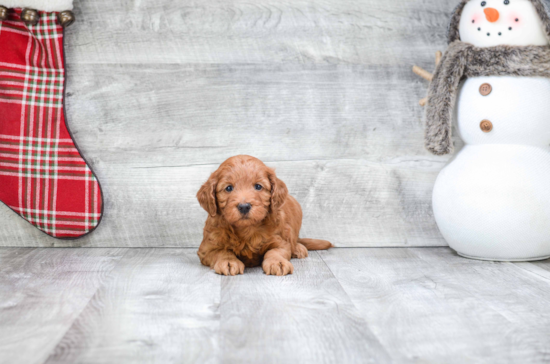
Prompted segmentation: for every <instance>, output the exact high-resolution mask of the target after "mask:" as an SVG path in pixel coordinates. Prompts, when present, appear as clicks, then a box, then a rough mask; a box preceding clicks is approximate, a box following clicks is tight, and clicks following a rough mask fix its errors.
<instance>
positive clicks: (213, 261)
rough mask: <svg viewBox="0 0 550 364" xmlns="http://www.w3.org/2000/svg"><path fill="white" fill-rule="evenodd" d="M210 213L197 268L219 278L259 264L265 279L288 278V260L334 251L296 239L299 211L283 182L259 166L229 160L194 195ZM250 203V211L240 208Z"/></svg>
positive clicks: (323, 243)
mask: <svg viewBox="0 0 550 364" xmlns="http://www.w3.org/2000/svg"><path fill="white" fill-rule="evenodd" d="M197 199H198V200H199V203H200V205H201V206H202V207H203V208H204V209H205V210H206V211H207V212H208V215H209V216H208V219H207V220H206V225H205V227H204V237H203V241H202V244H201V246H200V248H199V251H198V255H199V258H200V260H201V263H202V264H204V265H206V266H208V267H210V268H212V269H214V270H215V271H216V273H218V274H223V275H231V276H233V275H237V274H243V273H244V268H245V266H246V267H255V266H259V265H261V266H262V268H263V270H264V272H265V273H266V274H268V275H278V276H283V275H287V274H292V273H293V271H294V267H293V266H292V263H291V262H290V259H291V258H305V257H307V255H308V249H309V250H324V249H329V248H330V247H332V244H331V243H329V242H328V241H325V240H315V239H300V238H299V237H298V235H299V233H300V228H301V226H302V208H301V207H300V204H299V203H298V201H296V199H295V198H294V197H292V196H290V195H289V194H288V189H287V187H286V185H285V183H284V182H283V181H281V180H280V179H279V178H277V176H276V174H275V171H274V170H273V169H271V168H268V167H267V166H266V165H265V164H264V163H262V161H260V160H259V159H256V158H254V157H250V156H236V157H232V158H229V159H228V160H226V161H225V162H224V163H222V165H221V166H220V167H219V168H218V170H217V171H215V172H214V173H212V175H211V176H210V178H209V179H208V181H207V182H206V183H205V184H204V185H203V186H202V187H201V188H200V190H199V192H198V193H197ZM247 204H250V210H249V211H246V210H245V211H241V210H242V208H241V210H239V205H241V206H243V205H247Z"/></svg>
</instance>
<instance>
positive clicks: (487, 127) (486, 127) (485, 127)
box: [479, 120, 493, 133]
mask: <svg viewBox="0 0 550 364" xmlns="http://www.w3.org/2000/svg"><path fill="white" fill-rule="evenodd" d="M479 127H480V128H481V130H482V131H483V132H484V133H489V132H490V131H491V130H493V123H491V122H490V121H489V120H483V121H482V122H481V124H479Z"/></svg>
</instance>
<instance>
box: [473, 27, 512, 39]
mask: <svg viewBox="0 0 550 364" xmlns="http://www.w3.org/2000/svg"><path fill="white" fill-rule="evenodd" d="M513 29H514V28H512V27H508V31H512V30H513ZM477 31H478V32H481V33H483V32H484V31H483V29H482V28H481V27H478V28H477ZM503 34H504V31H501V30H499V31H496V32H495V31H492V32H486V35H487V36H488V37H492V36H497V37H502V35H503Z"/></svg>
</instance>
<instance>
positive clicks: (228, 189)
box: [225, 186, 233, 192]
mask: <svg viewBox="0 0 550 364" xmlns="http://www.w3.org/2000/svg"><path fill="white" fill-rule="evenodd" d="M225 190H226V191H227V192H231V191H233V186H227V187H226V188H225Z"/></svg>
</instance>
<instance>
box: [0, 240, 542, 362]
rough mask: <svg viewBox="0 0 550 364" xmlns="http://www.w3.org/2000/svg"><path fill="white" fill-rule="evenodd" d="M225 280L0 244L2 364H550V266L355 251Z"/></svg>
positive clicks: (89, 254) (187, 262)
mask: <svg viewBox="0 0 550 364" xmlns="http://www.w3.org/2000/svg"><path fill="white" fill-rule="evenodd" d="M292 263H293V264H294V267H295V272H294V274H293V275H290V276H287V277H273V276H266V275H265V274H264V273H263V272H262V271H261V269H260V268H254V269H247V270H246V271H245V274H244V275H242V276H238V277H221V276H218V275H216V274H215V273H214V272H213V271H211V270H210V269H209V268H206V267H203V266H201V265H200V262H199V259H198V257H197V256H196V249H171V248H165V249H159V248H142V249H137V248H134V249H105V248H101V249H30V248H29V249H23V248H0V363H1V364H4V363H5V364H13V363H18V364H19V363H21V364H31V363H33V364H34V363H37V364H38V363H87V364H88V363H89V364H92V363H93V364H95V363H117V364H126V363H258V362H262V363H386V362H391V363H489V364H492V363H495V364H497V363H498V364H501V363H518V364H524V363H548V362H549V361H550V341H549V340H548V338H549V337H550V314H548V307H549V305H550V260H547V261H544V262H537V263H491V262H480V261H474V260H467V259H464V258H461V257H458V256H457V255H456V254H455V253H453V252H452V251H451V249H449V248H410V249H405V248H352V249H339V248H336V249H332V250H329V251H324V252H312V253H311V255H310V257H309V258H307V259H304V260H293V261H292Z"/></svg>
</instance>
